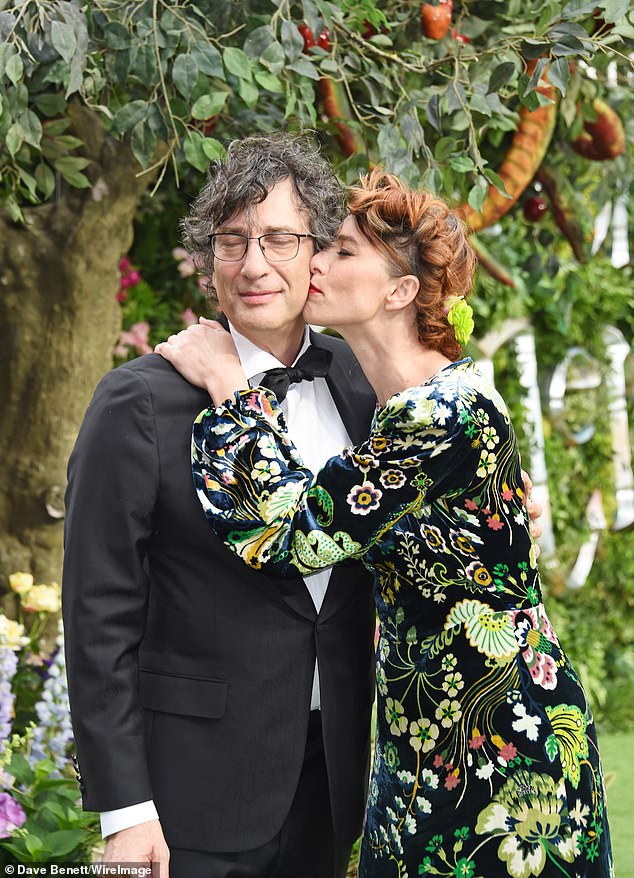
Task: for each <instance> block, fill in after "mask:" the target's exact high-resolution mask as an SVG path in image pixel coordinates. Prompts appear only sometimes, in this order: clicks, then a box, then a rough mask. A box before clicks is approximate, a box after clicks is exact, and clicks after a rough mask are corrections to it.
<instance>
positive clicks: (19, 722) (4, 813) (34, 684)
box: [0, 572, 99, 866]
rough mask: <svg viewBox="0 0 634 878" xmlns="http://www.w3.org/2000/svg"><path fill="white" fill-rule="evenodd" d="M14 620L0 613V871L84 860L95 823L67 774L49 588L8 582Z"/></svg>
mask: <svg viewBox="0 0 634 878" xmlns="http://www.w3.org/2000/svg"><path fill="white" fill-rule="evenodd" d="M9 585H10V588H11V590H12V591H13V592H14V594H15V595H16V598H17V619H11V618H9V617H8V616H6V615H5V614H1V613H0V864H2V865H4V866H7V865H9V864H13V865H15V864H16V863H17V864H28V863H42V862H53V861H60V860H66V861H69V860H72V861H73V862H78V861H88V862H89V861H90V859H91V853H92V851H93V849H94V848H95V846H96V845H97V844H98V842H99V835H98V832H97V829H98V826H97V821H96V817H95V815H93V814H85V813H83V812H82V809H81V803H80V801H79V789H78V786H77V781H76V778H75V776H74V774H73V772H72V768H71V762H70V753H71V749H72V730H71V724H70V710H69V704H68V692H67V688H66V673H65V668H64V649H63V632H62V626H61V621H60V622H59V623H58V630H57V636H56V637H55V639H54V642H53V645H52V649H50V648H49V647H47V646H46V645H45V644H46V643H50V638H47V637H46V636H45V635H46V634H47V630H48V629H49V628H50V622H51V616H52V614H55V613H58V612H59V610H60V604H61V601H60V588H59V585H58V584H57V583H55V582H52V583H48V584H36V583H35V581H34V579H33V576H32V575H31V574H30V573H24V572H18V573H13V574H12V575H11V576H10V577H9Z"/></svg>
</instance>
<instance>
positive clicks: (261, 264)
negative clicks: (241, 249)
mask: <svg viewBox="0 0 634 878" xmlns="http://www.w3.org/2000/svg"><path fill="white" fill-rule="evenodd" d="M268 269H269V263H268V261H267V259H266V257H265V256H264V253H263V252H262V248H261V247H260V242H259V241H258V240H257V238H250V239H249V240H248V241H247V252H246V253H245V254H244V256H243V258H242V273H243V274H247V275H249V276H253V275H259V274H265V273H266V272H267V271H268Z"/></svg>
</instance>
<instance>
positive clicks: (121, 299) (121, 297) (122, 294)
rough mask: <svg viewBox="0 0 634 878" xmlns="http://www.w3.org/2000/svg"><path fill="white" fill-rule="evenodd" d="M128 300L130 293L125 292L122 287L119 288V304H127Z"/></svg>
mask: <svg viewBox="0 0 634 878" xmlns="http://www.w3.org/2000/svg"><path fill="white" fill-rule="evenodd" d="M127 298H128V291H127V290H124V289H123V288H122V287H119V290H118V292H117V302H118V303H119V304H120V305H121V304H122V302H125V300H126V299H127Z"/></svg>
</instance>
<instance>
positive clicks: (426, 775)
mask: <svg viewBox="0 0 634 878" xmlns="http://www.w3.org/2000/svg"><path fill="white" fill-rule="evenodd" d="M420 778H421V784H424V785H425V786H426V787H429V789H430V790H437V789H438V775H437V774H436V772H434V771H432V770H431V768H423V770H422V771H421V773H420Z"/></svg>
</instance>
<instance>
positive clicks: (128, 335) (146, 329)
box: [115, 322, 152, 356]
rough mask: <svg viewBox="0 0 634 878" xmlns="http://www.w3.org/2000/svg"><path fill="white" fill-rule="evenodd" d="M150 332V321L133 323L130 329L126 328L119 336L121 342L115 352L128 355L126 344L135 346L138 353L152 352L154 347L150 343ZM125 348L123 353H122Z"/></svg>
mask: <svg viewBox="0 0 634 878" xmlns="http://www.w3.org/2000/svg"><path fill="white" fill-rule="evenodd" d="M149 333H150V324H149V323H145V322H143V323H133V324H132V326H131V327H130V329H124V330H123V332H122V333H121V336H120V338H119V344H118V345H117V347H116V348H115V353H116V354H118V355H120V356H126V354H127V350H126V348H125V346H126V345H127V346H129V347H133V348H135V349H136V352H137V353H138V354H151V353H152V348H151V347H150V345H149V344H148V339H149ZM121 350H123V354H121V353H120V352H121Z"/></svg>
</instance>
